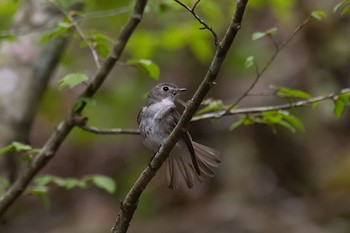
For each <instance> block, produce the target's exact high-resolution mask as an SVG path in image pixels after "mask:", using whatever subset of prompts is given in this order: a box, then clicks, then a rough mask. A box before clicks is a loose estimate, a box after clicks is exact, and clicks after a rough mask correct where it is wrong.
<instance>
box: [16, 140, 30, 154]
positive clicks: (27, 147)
mask: <svg viewBox="0 0 350 233" xmlns="http://www.w3.org/2000/svg"><path fill="white" fill-rule="evenodd" d="M12 146H13V149H14V150H15V151H17V152H21V151H28V150H31V149H32V147H31V146H30V145H27V144H23V143H21V142H13V143H12Z"/></svg>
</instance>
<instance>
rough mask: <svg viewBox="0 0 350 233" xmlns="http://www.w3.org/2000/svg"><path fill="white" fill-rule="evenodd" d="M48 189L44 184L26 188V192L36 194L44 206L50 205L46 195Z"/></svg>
mask: <svg viewBox="0 0 350 233" xmlns="http://www.w3.org/2000/svg"><path fill="white" fill-rule="evenodd" d="M48 191H49V189H48V188H47V187H46V186H40V185H39V186H35V187H31V188H29V189H27V191H26V192H27V193H29V194H34V195H36V196H37V197H38V198H39V199H40V201H41V202H42V203H43V204H44V206H45V208H49V207H50V199H49V197H48V196H47V193H48Z"/></svg>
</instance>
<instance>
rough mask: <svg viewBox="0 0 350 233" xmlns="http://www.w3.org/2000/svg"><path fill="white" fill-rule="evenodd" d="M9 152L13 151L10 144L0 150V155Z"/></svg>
mask: <svg viewBox="0 0 350 233" xmlns="http://www.w3.org/2000/svg"><path fill="white" fill-rule="evenodd" d="M10 150H13V145H12V144H10V145H8V146H5V147H3V148H1V149H0V155H2V154H5V153H7V152H9V151H10Z"/></svg>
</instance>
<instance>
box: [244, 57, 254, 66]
mask: <svg viewBox="0 0 350 233" xmlns="http://www.w3.org/2000/svg"><path fill="white" fill-rule="evenodd" d="M254 63H255V58H254V56H249V57H247V58H246V59H245V63H244V67H245V68H247V69H248V68H250V67H252V66H253V65H254Z"/></svg>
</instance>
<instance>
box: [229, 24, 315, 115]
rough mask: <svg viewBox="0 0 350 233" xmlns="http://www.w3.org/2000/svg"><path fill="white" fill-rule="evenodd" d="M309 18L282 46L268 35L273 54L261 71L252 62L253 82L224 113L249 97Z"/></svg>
mask: <svg viewBox="0 0 350 233" xmlns="http://www.w3.org/2000/svg"><path fill="white" fill-rule="evenodd" d="M310 19H311V18H310V17H309V18H307V19H306V20H305V21H304V22H302V23H301V24H300V25H299V26H298V27H297V28H296V29H295V31H294V32H293V33H292V34H291V35H290V36H289V37H288V38H287V39H286V40H285V41H283V42H282V44H280V45H278V44H277V42H276V41H275V40H274V39H273V37H272V36H271V35H269V38H270V40H271V41H272V44H273V45H274V47H275V48H276V50H275V52H274V54H273V55H272V56H271V58H270V59H269V61H268V62H267V64H266V65H265V66H264V67H263V68H262V70H261V71H259V69H257V64H256V63H255V62H254V65H255V68H256V76H255V79H254V81H253V82H252V83H251V84H250V86H249V87H248V89H247V90H246V91H245V92H244V93H243V94H242V95H241V96H240V97H239V98H238V99H237V100H236V102H234V104H233V105H232V107H231V108H229V109H227V110H226V111H227V112H229V111H230V110H231V109H232V108H234V107H235V106H237V105H238V104H239V103H240V102H241V101H242V100H243V99H244V98H245V97H246V96H248V95H249V93H250V92H251V90H253V89H254V87H255V86H256V84H257V83H258V81H259V80H260V78H261V76H262V75H263V74H264V73H265V71H266V70H267V69H268V68H269V67H270V66H271V64H272V63H273V62H274V61H275V59H276V57H277V55H278V54H279V53H280V51H281V50H282V49H283V48H284V47H285V46H286V45H287V44H288V43H289V42H290V41H291V40H292V39H293V38H294V36H295V35H296V34H297V33H298V32H299V31H300V30H301V29H302V28H303V27H304V26H305V25H306V24H307V23H308V22H309V21H310Z"/></svg>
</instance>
